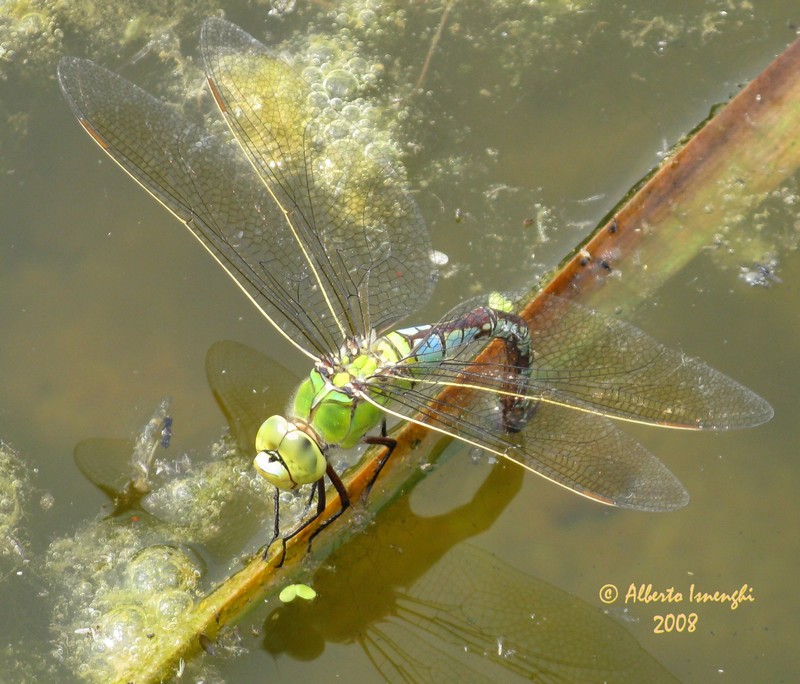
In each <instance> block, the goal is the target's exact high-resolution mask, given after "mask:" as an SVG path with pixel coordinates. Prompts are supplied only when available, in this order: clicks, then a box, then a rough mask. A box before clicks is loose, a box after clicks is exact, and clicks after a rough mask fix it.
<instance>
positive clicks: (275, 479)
mask: <svg viewBox="0 0 800 684" xmlns="http://www.w3.org/2000/svg"><path fill="white" fill-rule="evenodd" d="M253 465H254V466H255V468H256V470H257V471H258V474H259V475H261V477H263V478H264V479H265V480H266V481H267V482H269V483H270V484H271V485H273V486H274V487H277V488H278V489H284V490H288V489H294V488H295V487H296V486H297V483H296V482H295V481H294V480H292V476H291V473H290V472H289V470H288V469H287V468H286V466H285V465H284V464H283V461H281V457H280V455H279V454H278V453H277V452H276V451H260V452H258V454H256V457H255V459H254V460H253Z"/></svg>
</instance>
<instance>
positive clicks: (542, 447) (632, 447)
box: [363, 383, 689, 511]
mask: <svg viewBox="0 0 800 684" xmlns="http://www.w3.org/2000/svg"><path fill="white" fill-rule="evenodd" d="M423 387H424V390H419V389H416V388H415V389H411V390H405V391H404V390H403V389H402V388H400V387H398V386H396V385H393V384H392V383H382V384H381V385H379V386H371V387H370V390H369V391H370V392H372V393H375V394H379V395H383V396H384V397H388V398H390V399H392V402H391V403H390V404H389V406H388V408H386V407H384V406H381V408H382V409H383V410H384V411H387V412H388V413H391V414H393V415H397V416H399V417H401V418H403V419H405V420H412V421H413V422H417V423H419V424H421V425H424V426H425V427H428V428H431V429H433V430H437V431H439V432H442V433H444V434H448V435H451V436H453V437H456V438H457V439H459V440H461V441H463V442H466V443H467V444H470V445H472V446H476V447H480V448H481V449H485V450H486V451H489V452H491V453H494V454H496V455H498V456H502V457H504V458H507V459H509V460H511V461H514V462H515V463H518V464H519V465H521V466H523V467H524V468H527V469H528V470H531V471H533V472H535V473H537V474H539V475H542V476H543V477H546V478H547V479H548V480H551V481H552V482H555V483H556V484H560V485H561V486H563V487H566V488H567V489H570V490H572V491H574V492H577V493H578V494H581V495H583V496H585V497H588V498H590V499H594V500H596V501H599V502H601V503H604V504H608V505H612V506H619V507H622V508H631V509H637V510H644V511H669V510H674V509H676V508H681V507H683V506H685V505H686V504H687V503H688V501H689V495H688V494H687V493H686V490H685V489H684V487H683V485H682V484H681V483H680V482H679V481H678V479H677V478H676V477H675V476H674V475H673V474H672V473H671V472H670V471H669V470H668V469H667V467H666V466H665V465H664V464H663V463H661V461H659V460H658V459H657V458H656V457H655V456H653V454H651V453H650V452H649V451H647V449H645V448H644V447H643V446H641V445H640V444H639V443H638V442H636V441H635V440H634V439H633V438H631V437H629V436H628V435H626V434H625V433H624V432H622V431H621V430H619V429H618V428H617V427H616V425H614V423H613V422H612V421H610V420H608V419H607V418H604V417H603V416H599V415H596V414H593V413H589V412H586V411H574V410H571V409H569V408H565V407H563V406H559V405H558V404H547V403H540V404H539V405H538V406H537V407H536V409H535V411H534V413H533V415H532V416H531V418H530V420H529V421H528V423H527V424H526V425H525V426H524V427H523V429H522V430H521V431H520V432H517V433H513V434H511V433H508V432H505V431H504V430H503V425H502V416H501V411H500V409H499V407H498V401H497V397H496V396H494V395H492V394H491V393H489V392H477V391H471V390H463V391H457V392H453V391H452V390H450V391H447V390H445V392H444V394H443V395H441V394H437V393H433V394H437V396H436V397H433V396H432V393H431V392H429V391H428V389H429V388H428V387H425V386H423ZM441 389H442V388H440V392H441ZM363 396H364V398H365V399H366V400H367V401H374V399H373V398H372V397H370V395H369V394H367V393H366V392H365V393H364V394H363Z"/></svg>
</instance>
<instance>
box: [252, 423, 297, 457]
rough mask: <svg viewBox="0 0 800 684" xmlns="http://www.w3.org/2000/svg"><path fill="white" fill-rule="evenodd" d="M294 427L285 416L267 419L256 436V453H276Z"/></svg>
mask: <svg viewBox="0 0 800 684" xmlns="http://www.w3.org/2000/svg"><path fill="white" fill-rule="evenodd" d="M293 427H294V426H293V425H292V424H291V423H289V421H288V420H286V418H284V417H283V416H271V417H270V418H267V419H266V420H265V421H264V422H263V423H261V427H260V428H258V433H257V434H256V451H258V452H261V451H276V450H277V449H278V447H279V446H280V443H281V441H282V440H283V438H284V437H285V436H286V433H287V432H289V430H291V429H292V428H293Z"/></svg>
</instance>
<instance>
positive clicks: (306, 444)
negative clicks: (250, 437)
mask: <svg viewBox="0 0 800 684" xmlns="http://www.w3.org/2000/svg"><path fill="white" fill-rule="evenodd" d="M256 451H258V454H257V455H256V457H255V460H254V461H253V465H254V466H255V468H256V470H257V471H258V472H259V474H260V475H261V476H262V477H263V478H264V479H266V480H267V482H269V483H270V484H272V485H274V486H275V487H277V488H278V489H284V490H288V489H294V488H295V487H297V486H299V485H304V484H311V483H313V482H316V481H317V480H319V479H320V478H321V477H322V476H323V475H325V469H326V468H327V466H328V463H327V461H326V460H325V455H324V454H323V453H322V448H321V447H320V445H319V444H317V442H316V441H315V440H314V439H313V438H312V437H311V436H310V435H309V434H307V433H306V432H303V431H302V430H300V429H298V427H297V426H296V425H295V424H294V423H290V422H289V421H288V420H286V419H285V418H283V417H282V416H272V417H271V418H268V419H267V420H265V421H264V422H263V423H262V425H261V427H260V428H259V430H258V434H257V435H256Z"/></svg>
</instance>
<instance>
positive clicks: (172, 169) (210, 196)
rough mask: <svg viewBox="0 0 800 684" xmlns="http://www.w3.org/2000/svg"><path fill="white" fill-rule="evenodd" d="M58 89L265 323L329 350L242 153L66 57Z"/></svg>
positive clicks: (314, 350)
mask: <svg viewBox="0 0 800 684" xmlns="http://www.w3.org/2000/svg"><path fill="white" fill-rule="evenodd" d="M58 78H59V82H60V84H61V89H62V90H63V92H64V95H65V96H66V98H67V100H68V101H69V103H70V105H71V106H72V109H73V110H74V112H75V114H76V115H77V117H78V119H79V121H80V123H81V125H82V126H83V127H84V128H85V129H86V131H87V132H88V133H89V134H90V135H91V137H92V138H93V139H94V140H95V142H97V143H98V144H99V145H100V147H102V148H103V150H104V151H105V152H106V153H107V154H108V155H109V156H110V157H111V158H112V159H113V160H114V161H116V162H117V163H118V164H119V165H120V166H121V167H122V168H123V169H124V170H125V171H127V172H128V173H129V174H130V175H131V176H132V177H133V178H134V180H136V181H137V182H138V183H139V184H140V185H141V186H142V187H144V189H145V190H147V191H148V192H149V193H150V194H151V195H153V197H155V198H156V199H157V200H158V201H159V202H160V203H161V204H163V205H164V206H165V207H166V208H167V209H169V210H170V211H171V212H172V213H173V214H174V215H175V216H176V217H177V218H179V219H180V220H181V221H182V222H183V223H185V224H186V226H187V227H188V228H189V230H190V231H191V232H192V234H193V235H194V236H195V237H196V238H197V239H198V240H199V241H200V242H201V243H202V244H203V246H204V247H205V248H206V249H207V250H208V251H209V252H210V253H211V254H212V256H213V257H214V258H215V259H216V260H217V261H218V262H219V264H220V265H221V266H222V267H223V268H224V269H225V270H226V271H227V272H228V274H229V275H230V276H231V277H232V278H233V279H234V281H235V282H236V283H237V284H238V285H239V287H240V288H241V289H242V290H243V291H244V292H245V294H246V295H247V296H248V297H249V298H250V299H251V300H252V301H253V303H254V304H255V305H256V306H257V307H258V308H259V309H260V310H261V312H262V313H263V314H264V316H265V317H266V318H267V319H268V320H269V321H270V322H271V323H272V324H273V325H274V326H275V327H276V328H277V329H278V330H279V331H280V332H282V333H283V334H284V335H285V336H286V337H287V338H289V339H290V341H292V342H293V343H294V344H295V345H296V346H297V347H299V348H300V349H301V350H302V351H303V352H304V353H306V354H308V355H309V356H311V357H312V358H315V357H317V356H318V355H320V354H322V353H324V352H326V351H334V350H335V349H336V348H335V347H333V346H332V345H331V343H330V341H329V340H328V332H327V327H326V326H324V325H321V324H320V322H319V321H318V320H317V317H316V316H315V315H314V314H313V312H311V311H307V310H306V309H305V307H304V306H303V304H304V303H303V300H302V298H301V297H300V296H299V290H300V287H301V286H300V283H301V282H302V281H303V280H304V279H305V278H307V277H308V274H307V272H306V269H305V268H304V264H303V262H302V260H301V259H300V258H299V257H298V255H297V254H296V250H295V249H294V246H293V245H289V246H287V244H286V241H287V239H286V236H285V231H282V229H281V224H282V223H283V216H282V215H281V213H280V211H279V210H278V207H277V206H276V205H275V202H274V201H273V200H272V198H271V197H270V196H269V194H268V193H267V192H265V190H264V188H263V186H262V184H261V181H260V180H259V179H258V177H257V176H256V174H255V173H253V169H252V168H251V166H250V164H249V163H248V162H247V159H246V158H245V157H244V155H243V154H242V152H241V150H240V149H239V146H238V145H237V144H236V143H235V142H234V141H233V140H228V139H225V138H224V137H222V136H219V135H216V134H214V133H211V132H209V131H208V130H205V129H204V128H202V127H200V126H197V125H195V124H193V123H191V122H190V121H189V120H187V119H186V118H185V117H183V116H182V115H181V114H180V113H178V112H177V111H176V110H175V109H174V108H173V107H170V106H169V105H167V104H166V103H164V102H162V101H161V100H158V99H156V98H154V97H153V96H151V95H149V94H148V93H146V92H145V91H144V90H142V89H141V88H139V87H138V86H135V85H134V84H133V83H130V82H129V81H127V80H125V79H123V78H121V77H119V76H117V75H116V74H114V73H112V72H110V71H108V70H106V69H104V68H102V67H99V66H97V65H96V64H94V63H92V62H90V61H88V60H84V59H77V58H72V57H65V58H64V59H62V60H61V62H60V63H59V65H58Z"/></svg>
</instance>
